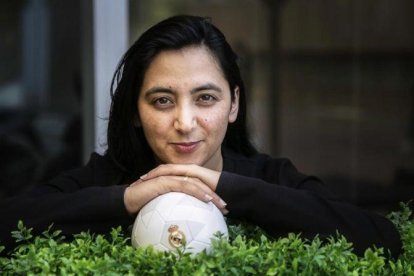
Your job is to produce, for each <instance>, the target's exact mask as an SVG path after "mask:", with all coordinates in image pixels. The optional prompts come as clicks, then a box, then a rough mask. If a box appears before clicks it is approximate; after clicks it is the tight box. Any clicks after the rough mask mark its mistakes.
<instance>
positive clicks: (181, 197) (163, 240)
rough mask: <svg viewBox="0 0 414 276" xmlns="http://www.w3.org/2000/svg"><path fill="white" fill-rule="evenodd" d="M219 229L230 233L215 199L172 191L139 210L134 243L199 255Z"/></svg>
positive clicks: (225, 233) (136, 245)
mask: <svg viewBox="0 0 414 276" xmlns="http://www.w3.org/2000/svg"><path fill="white" fill-rule="evenodd" d="M218 232H220V233H221V234H222V235H223V236H224V237H227V236H228V231H227V225H226V222H225V221H224V217H223V215H222V214H221V212H220V211H219V209H218V208H217V207H216V206H215V205H214V204H213V203H212V202H208V203H205V202H202V201H200V200H198V199H197V198H195V197H192V196H190V195H187V194H184V193H177V192H170V193H166V194H163V195H161V196H158V197H156V198H155V199H153V200H152V201H150V202H149V203H147V204H146V205H145V206H144V207H143V208H142V209H141V211H140V212H139V213H138V216H137V218H136V219H135V223H134V226H133V229H132V236H131V240H132V246H134V247H141V246H148V245H152V246H153V247H154V248H155V249H157V250H160V251H172V252H177V250H182V251H183V252H189V253H191V254H196V253H198V252H201V251H202V250H204V249H206V251H207V252H210V251H211V239H213V238H215V237H216V234H217V233H218Z"/></svg>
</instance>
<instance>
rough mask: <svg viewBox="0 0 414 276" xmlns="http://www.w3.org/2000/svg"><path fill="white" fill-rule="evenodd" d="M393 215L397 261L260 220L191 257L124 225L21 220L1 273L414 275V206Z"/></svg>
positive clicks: (339, 240)
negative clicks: (103, 227)
mask: <svg viewBox="0 0 414 276" xmlns="http://www.w3.org/2000/svg"><path fill="white" fill-rule="evenodd" d="M389 218H390V219H391V220H392V221H393V222H394V223H395V224H396V225H397V227H398V229H399V231H400V233H401V237H402V240H403V249H404V252H403V254H402V255H401V256H400V257H399V258H398V259H396V260H393V259H387V258H385V254H384V252H383V249H381V248H378V249H376V248H373V249H367V250H366V251H365V254H364V256H357V255H355V254H354V253H353V249H352V244H351V243H349V242H347V241H346V239H345V238H344V237H343V236H340V235H337V236H336V237H332V238H330V239H329V240H328V241H327V242H324V243H322V242H321V240H320V239H319V238H315V239H313V240H311V241H305V240H303V239H302V238H301V237H300V235H297V234H289V235H288V236H287V237H284V238H279V239H276V240H274V239H271V238H269V237H268V236H266V234H265V233H264V232H263V231H262V230H261V229H259V228H258V227H254V226H249V225H240V224H239V225H232V224H231V225H230V226H229V236H230V239H229V241H227V240H225V239H222V238H220V239H218V240H217V241H214V250H213V253H211V254H208V253H206V252H201V253H200V254H198V255H196V256H191V255H189V254H185V253H182V252H178V254H174V253H170V252H157V251H155V250H154V249H153V248H151V247H148V248H133V247H131V245H130V239H129V234H128V232H127V231H123V230H122V229H121V228H120V227H118V228H114V229H113V230H112V231H111V232H110V233H108V235H94V234H91V233H87V232H83V233H80V234H77V235H75V236H74V239H73V240H72V241H70V242H68V241H65V239H64V237H63V236H62V235H61V233H60V231H52V229H51V228H49V229H48V230H47V231H45V232H44V233H43V234H42V235H39V236H36V237H33V236H32V234H31V231H32V229H27V228H26V227H24V225H23V223H22V222H19V224H18V229H17V230H16V231H14V232H13V236H14V238H15V239H16V241H17V242H18V244H19V246H18V247H16V248H15V249H14V250H13V251H12V252H11V253H10V254H9V255H8V257H5V258H0V274H1V275H10V274H64V275H65V274H72V275H79V274H80V275H82V274H99V275H101V274H102V275H118V274H130V275H212V274H213V275H245V274H249V275H250V274H258V275H274V274H283V275H298V274H299V275H332V274H335V275H337V274H339V275H345V274H346V275H360V274H362V275H367V274H369V275H414V269H413V264H414V223H413V217H412V213H411V211H410V209H409V208H408V206H407V205H405V204H402V207H401V210H400V211H398V212H394V213H391V214H390V215H389ZM3 249H4V248H3ZM1 250H2V249H1V248H0V251H1Z"/></svg>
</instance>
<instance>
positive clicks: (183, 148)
mask: <svg viewBox="0 0 414 276" xmlns="http://www.w3.org/2000/svg"><path fill="white" fill-rule="evenodd" d="M200 142H201V141H196V142H182V143H171V145H172V146H173V147H174V150H175V151H176V152H178V153H192V152H194V151H195V150H196V149H197V148H198V146H199V145H200Z"/></svg>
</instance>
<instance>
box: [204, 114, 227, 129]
mask: <svg viewBox="0 0 414 276" xmlns="http://www.w3.org/2000/svg"><path fill="white" fill-rule="evenodd" d="M201 121H202V124H203V128H204V129H206V130H208V131H209V132H214V133H219V132H223V131H225V130H226V128H227V124H228V120H227V116H224V115H223V114H222V113H218V112H217V113H214V112H211V113H210V114H206V115H205V116H203V118H202V120H201Z"/></svg>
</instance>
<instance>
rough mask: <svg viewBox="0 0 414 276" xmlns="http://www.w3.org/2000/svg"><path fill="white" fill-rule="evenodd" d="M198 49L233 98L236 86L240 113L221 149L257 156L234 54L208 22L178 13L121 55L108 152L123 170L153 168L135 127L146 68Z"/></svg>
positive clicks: (114, 84) (114, 85) (136, 171)
mask: <svg viewBox="0 0 414 276" xmlns="http://www.w3.org/2000/svg"><path fill="white" fill-rule="evenodd" d="M197 45H200V46H205V47H207V48H208V49H209V51H210V52H211V53H212V54H213V56H214V57H215V58H216V60H217V61H218V63H219V64H220V67H221V69H222V71H223V73H224V76H225V78H226V80H227V82H228V83H229V86H230V91H231V93H232V95H231V97H232V99H234V93H235V92H234V91H235V88H236V87H239V93H240V96H239V113H238V116H237V120H236V121H235V122H234V123H231V124H229V126H228V129H227V132H226V135H225V137H224V141H223V146H224V147H226V148H230V149H232V150H234V151H236V152H239V153H242V154H244V155H251V154H253V153H255V152H256V150H255V148H254V147H253V145H252V144H251V143H250V141H249V138H248V130H247V125H246V95H245V88H244V83H243V80H242V78H241V75H240V69H239V67H238V65H237V59H238V58H237V55H236V54H235V53H234V52H233V50H232V48H231V47H230V45H229V44H228V43H227V41H226V38H225V37H224V35H223V33H221V31H220V30H219V29H217V27H215V26H214V25H213V24H212V23H211V21H210V20H209V19H208V18H203V17H198V16H188V15H181V16H174V17H170V18H168V19H166V20H164V21H161V22H160V23H158V24H156V25H154V26H153V27H151V28H150V29H148V30H147V31H146V32H144V33H143V34H142V35H141V36H140V37H139V38H138V40H137V41H135V43H134V44H133V45H132V46H131V47H130V48H129V50H128V51H127V52H126V53H125V55H124V56H123V57H122V59H121V61H120V63H119V65H118V67H117V68H116V71H115V74H114V77H113V79H112V84H111V97H112V104H111V110H110V115H109V123H108V150H107V153H108V154H109V155H110V156H111V157H112V159H113V160H115V162H117V163H118V164H119V165H120V166H121V167H122V168H124V169H125V170H127V171H129V172H131V173H134V174H139V173H143V172H145V171H146V170H148V169H151V166H153V164H154V162H153V161H154V157H153V152H152V150H151V148H150V147H149V145H148V143H147V141H146V139H145V136H144V133H143V130H142V128H141V127H137V126H136V125H137V124H136V121H137V119H138V110H137V102H138V96H139V91H140V88H141V85H142V82H143V79H144V76H145V72H146V70H147V68H148V66H149V65H150V63H151V62H152V61H153V59H154V58H155V56H156V55H157V54H158V53H160V52H162V51H165V50H178V49H182V48H184V47H188V46H197ZM149 158H152V159H149Z"/></svg>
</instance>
